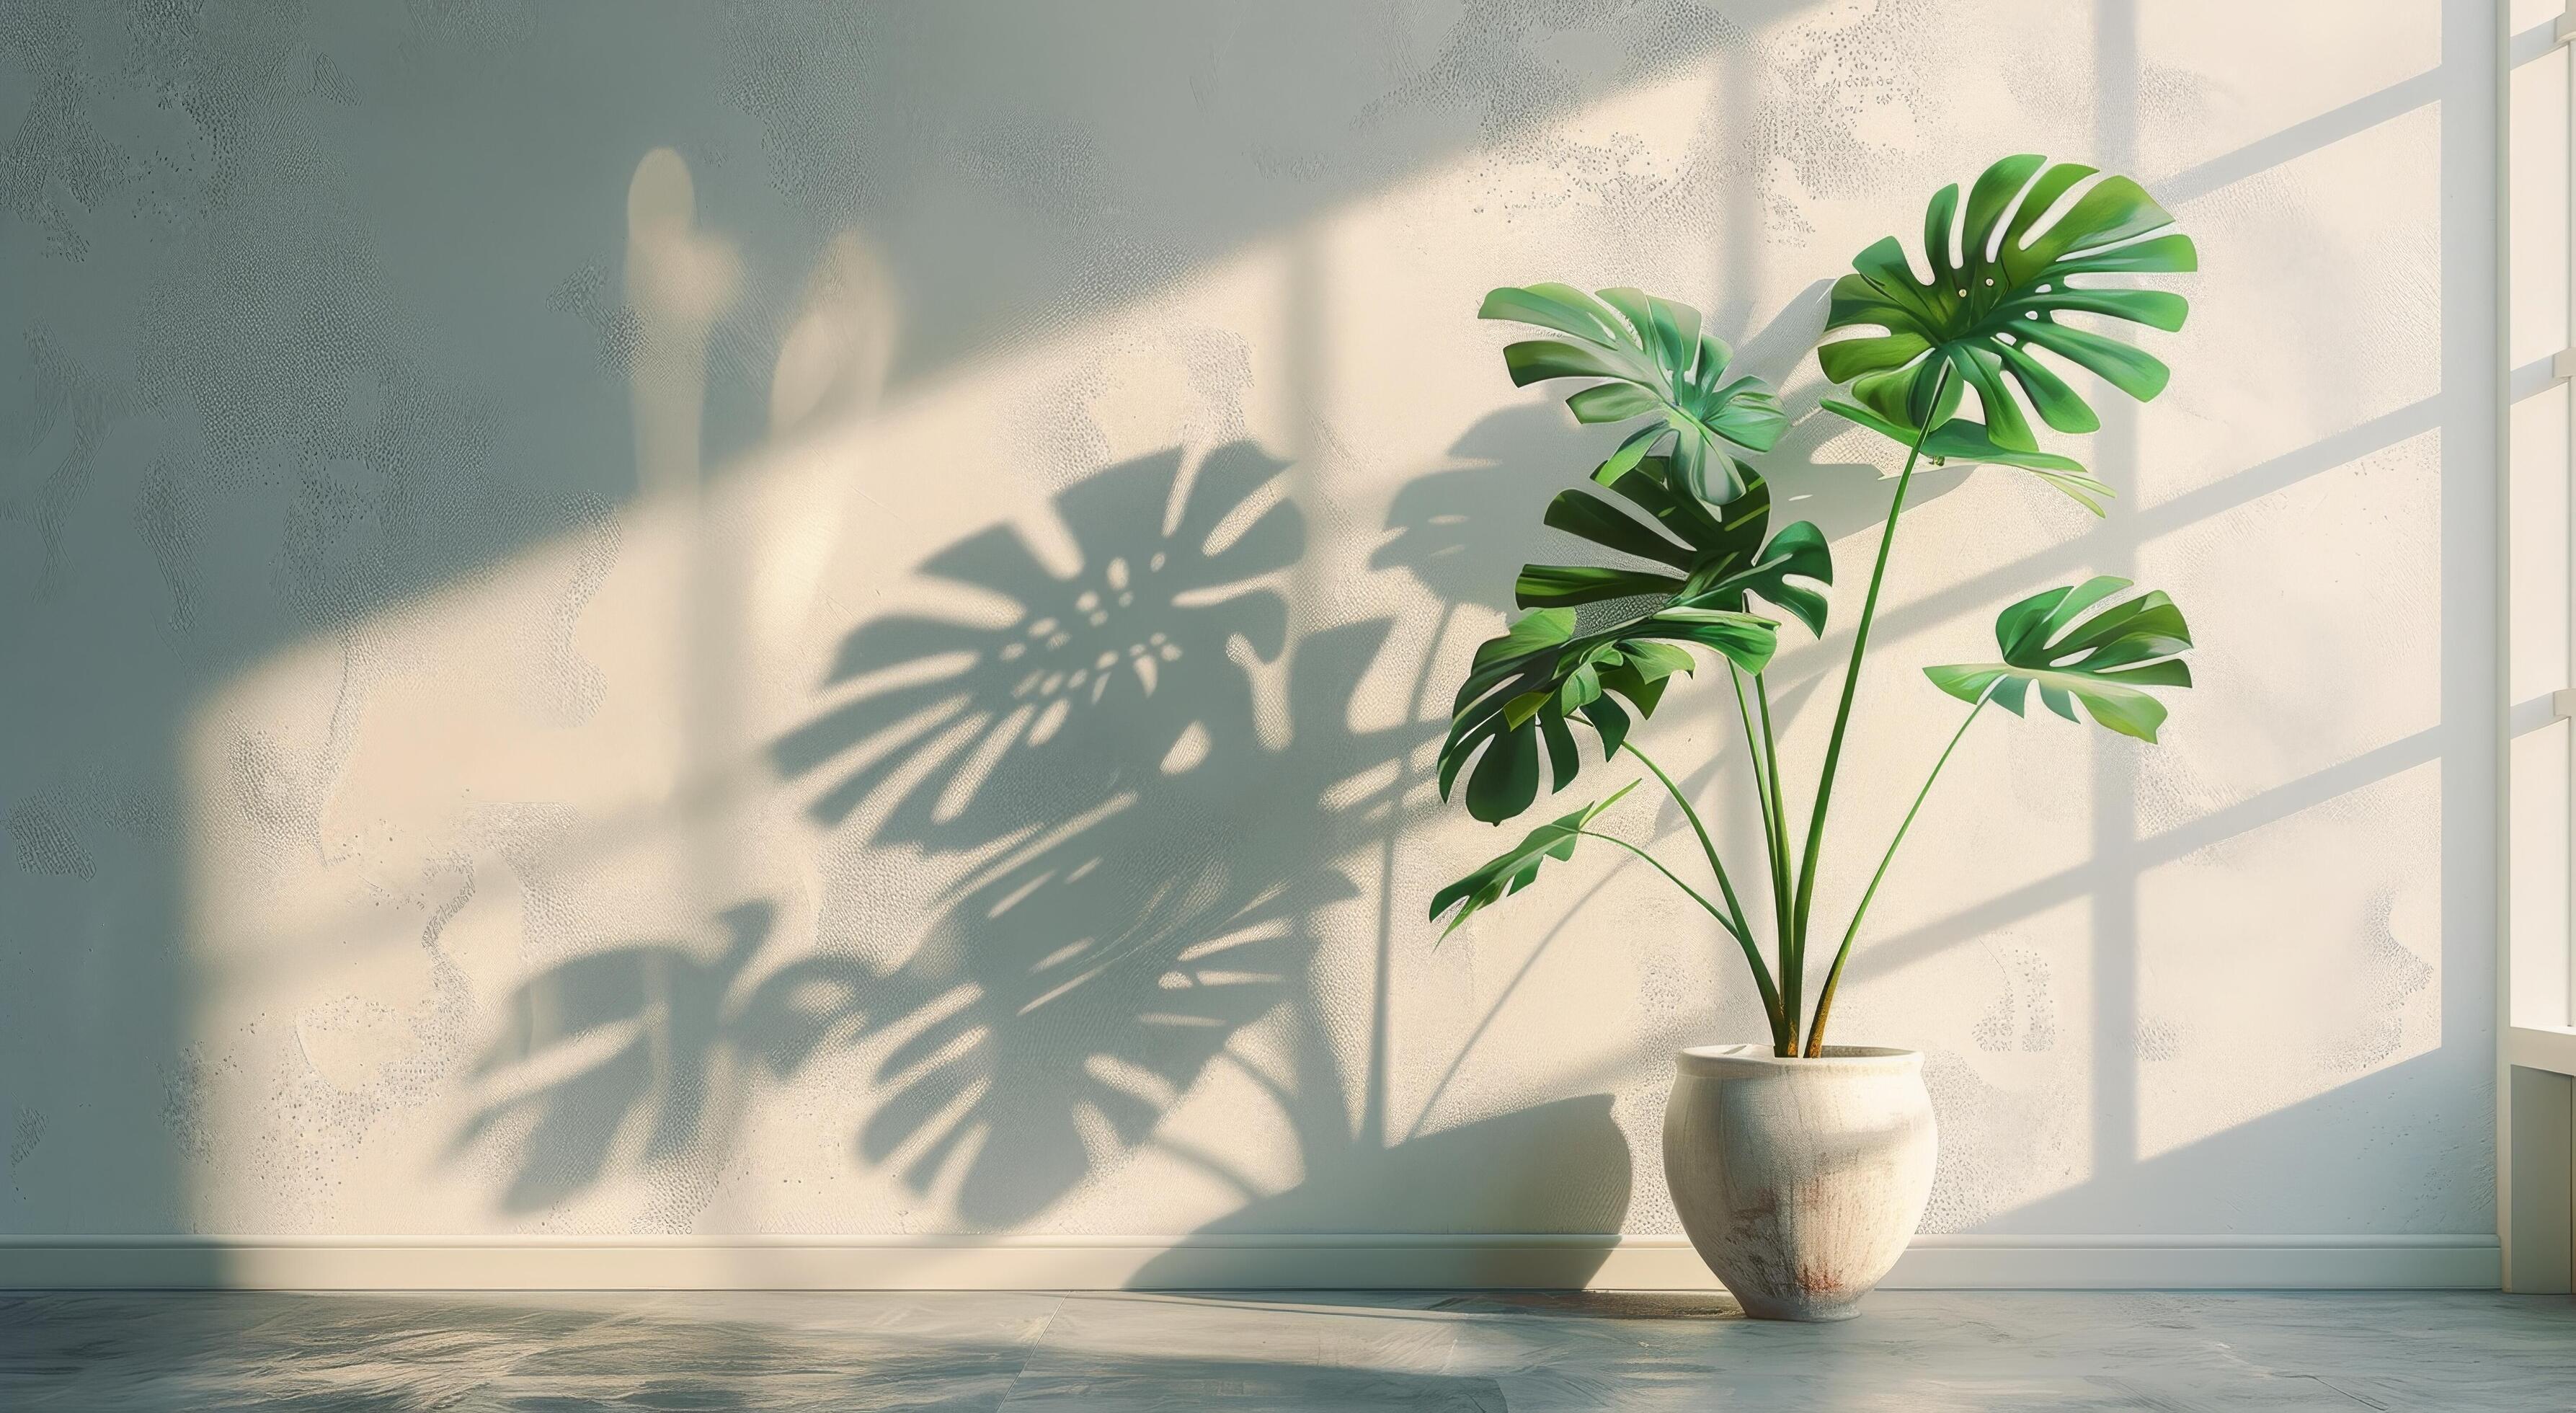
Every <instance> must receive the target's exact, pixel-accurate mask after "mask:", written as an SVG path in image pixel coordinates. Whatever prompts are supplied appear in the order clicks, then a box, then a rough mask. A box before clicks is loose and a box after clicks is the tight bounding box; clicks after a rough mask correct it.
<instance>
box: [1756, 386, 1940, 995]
mask: <svg viewBox="0 0 2576 1413" xmlns="http://www.w3.org/2000/svg"><path fill="white" fill-rule="evenodd" d="M1949 387H1950V365H1949V364H1948V363H1946V362H1944V363H1943V364H1942V365H1941V373H1940V376H1939V377H1938V378H1936V379H1934V380H1933V383H1932V396H1931V398H1930V399H1929V402H1928V411H1927V412H1926V415H1925V416H1924V418H1923V429H1922V430H1921V431H1918V432H1916V433H1915V434H1914V445H1913V446H1912V447H1911V448H1909V449H1908V450H1907V451H1906V453H1905V469H1904V470H1903V471H1901V472H1899V473H1897V477H1896V495H1895V497H1894V498H1893V499H1891V500H1889V501H1888V503H1887V525H1886V528H1885V529H1883V530H1881V531H1880V532H1879V536H1878V562H1877V563H1876V564H1874V565H1872V566H1871V567H1870V571H1869V592H1868V593H1867V594H1866V595H1865V596H1863V597H1862V599H1861V603H1860V622H1859V624H1858V625H1856V626H1855V627H1854V628H1853V629H1852V650H1851V662H1850V663H1849V664H1848V665H1847V666H1845V667H1844V668H1843V695H1842V700H1841V702H1840V703H1838V704H1837V705H1836V706H1835V707H1834V729H1833V734H1832V735H1831V736H1828V737H1827V738H1826V739H1825V767H1824V770H1823V771H1822V772H1821V773H1819V774H1818V776H1817V777H1816V806H1815V809H1814V811H1813V812H1812V813H1811V814H1810V815H1809V816H1808V819H1807V848H1806V854H1805V857H1804V858H1803V859H1802V860H1801V861H1800V863H1799V866H1798V902H1797V906H1796V907H1795V908H1793V909H1792V910H1791V911H1790V915H1789V934H1790V935H1789V936H1788V937H1787V938H1785V939H1783V941H1782V942H1781V952H1782V955H1783V961H1782V962H1781V966H1780V971H1781V977H1780V990H1781V1001H1782V1004H1783V1005H1784V1006H1786V1007H1787V1009H1788V1012H1789V1024H1790V1027H1791V1029H1792V1030H1795V1028H1796V1027H1797V1024H1798V1014H1799V1010H1800V1008H1801V1006H1802V1005H1803V1004H1804V1002H1805V1000H1806V961H1807V914H1808V911H1809V910H1810V909H1811V908H1812V907H1813V906H1814V904H1815V901H1816V862H1817V855H1818V854H1819V853H1820V852H1821V851H1822V850H1823V848H1824V845H1825V811H1826V808H1827V807H1828V806H1830V805H1831V804H1832V803H1833V798H1834V767H1835V766H1837V765H1839V764H1841V763H1842V757H1843V733H1844V732H1845V731H1846V730H1848V729H1849V728H1850V726H1851V709H1852V694H1853V693H1854V692H1855V691H1857V690H1859V688H1860V665H1861V659H1862V658H1863V657H1865V656H1867V655H1868V653H1869V625H1870V623H1871V621H1872V620H1874V619H1876V618H1877V617H1878V590H1879V586H1880V585H1881V584H1883V583H1884V582H1885V581H1886V579H1887V554H1888V551H1889V550H1892V549H1894V548H1895V547H1896V517H1897V513H1898V512H1900V511H1902V510H1904V509H1905V488H1906V487H1907V486H1909V485H1911V484H1913V481H1914V465H1915V463H1916V462H1917V461H1919V460H1921V459H1922V456H1923V443H1924V442H1926V441H1927V440H1929V439H1930V438H1931V436H1932V428H1933V423H1934V421H1935V420H1936V418H1937V416H1938V414H1939V412H1940V409H1941V397H1942V394H1944V393H1945V392H1947V391H1949Z"/></svg>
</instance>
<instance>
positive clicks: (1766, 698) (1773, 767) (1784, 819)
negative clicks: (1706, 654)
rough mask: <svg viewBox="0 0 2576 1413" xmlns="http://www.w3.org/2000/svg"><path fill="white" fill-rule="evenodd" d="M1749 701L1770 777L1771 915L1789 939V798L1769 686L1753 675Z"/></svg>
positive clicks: (1758, 674)
mask: <svg viewBox="0 0 2576 1413" xmlns="http://www.w3.org/2000/svg"><path fill="white" fill-rule="evenodd" d="M1753 694H1754V695H1753V699H1754V700H1755V701H1757V702H1759V703H1761V705H1762V760H1763V768H1764V769H1766V770H1768V771H1769V772H1770V773H1771V836H1772V845H1771V857H1772V860H1773V863H1774V867H1773V869H1772V871H1771V872H1772V879H1771V899H1772V903H1773V911H1774V912H1776V913H1778V914H1779V921H1778V923H1777V927H1778V929H1779V936H1780V937H1782V938H1786V937H1787V936H1788V935H1789V795H1788V792H1787V791H1786V790H1784V789H1782V788H1781V786H1780V743H1779V739H1778V738H1777V737H1776V736H1774V735H1773V734H1772V732H1771V683H1770V680H1769V679H1768V678H1766V677H1765V676H1763V674H1761V673H1759V672H1757V673H1754V674H1753Z"/></svg>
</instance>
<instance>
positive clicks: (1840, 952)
mask: <svg viewBox="0 0 2576 1413" xmlns="http://www.w3.org/2000/svg"><path fill="white" fill-rule="evenodd" d="M1993 698H1994V688H1993V687H1992V686H1991V685H1989V686H1988V687H1987V689H1986V690H1985V691H1983V692H1981V693H1979V694H1978V695H1977V704H1976V705H1975V706H1972V707H1970V708H1968V716H1967V719H1966V720H1964V721H1962V722H1960V723H1959V729H1958V730H1957V731H1954V732H1952V733H1951V734H1950V744H1948V745H1946V746H1943V747H1942V748H1941V758H1940V759H1939V760H1936V761H1934V762H1932V773H1931V774H1929V775H1926V776H1924V777H1923V788H1922V789H1920V790H1917V791H1915V792H1914V803H1913V804H1912V805H1911V806H1909V807H1908V808H1907V809H1906V811H1905V818H1904V819H1903V820H1901V821H1899V822H1898V823H1897V826H1896V837H1895V838H1893V839H1890V840H1888V841H1887V852H1886V853H1885V854H1882V855H1880V856H1879V860H1878V872H1876V873H1873V874H1871V875H1870V876H1869V887H1868V888H1867V889H1865V890H1863V891H1862V893H1861V895H1860V905H1859V906H1857V907H1855V908H1853V909H1852V919H1851V926H1849V927H1847V928H1844V929H1843V945H1842V946H1841V947H1840V948H1838V949H1836V950H1835V952H1834V965H1833V968H1832V969H1831V970H1829V971H1827V972H1826V973H1825V989H1824V990H1823V991H1822V992H1819V993H1818V994H1817V996H1816V1019H1815V1022H1814V1024H1812V1025H1810V1026H1809V1027H1808V1029H1807V1058H1808V1059H1811V1060H1812V1059H1814V1058H1816V1057H1817V1056H1818V1055H1821V1054H1823V1053H1824V1051H1825V1018H1826V1017H1827V1016H1829V1015H1831V1014H1832V1013H1833V1009H1834V988H1836V987H1838V986H1840V985H1841V984H1842V980H1843V963H1845V962H1847V961H1850V960H1851V949H1852V939H1853V938H1855V937H1858V936H1859V935H1860V920H1861V918H1862V917H1863V916H1865V915H1867V913H1868V912H1869V901H1870V899H1872V898H1875V897H1877V896H1878V885H1879V883H1880V882H1881V881H1883V880H1884V879H1885V878H1886V877H1887V866H1888V865H1889V864H1892V863H1894V862H1896V846H1897V845H1899V844H1902V843H1904V842H1905V831H1906V830H1908V829H1911V828H1913V827H1914V816H1915V813H1916V812H1917V811H1919V810H1921V809H1922V808H1923V800H1924V798H1925V797H1926V796H1928V795H1930V794H1931V793H1932V782H1933V781H1935V780H1938V779H1940V778H1941V767H1943V766H1945V765H1948V764H1949V763H1950V753H1951V752H1952V751H1955V750H1957V749H1959V741H1960V738H1962V737H1964V736H1966V735H1967V734H1968V728H1969V727H1970V726H1971V725H1973V724H1975V722H1976V719H1977V713H1979V712H1981V711H1984V710H1985V709H1986V703H1987V702H1989V701H1991V700H1993Z"/></svg>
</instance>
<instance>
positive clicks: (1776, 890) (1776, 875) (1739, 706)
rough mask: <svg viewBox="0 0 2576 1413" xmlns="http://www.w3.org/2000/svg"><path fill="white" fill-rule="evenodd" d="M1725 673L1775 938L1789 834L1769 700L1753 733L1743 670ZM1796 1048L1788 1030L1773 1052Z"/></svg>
mask: <svg viewBox="0 0 2576 1413" xmlns="http://www.w3.org/2000/svg"><path fill="white" fill-rule="evenodd" d="M1726 673H1727V679H1728V680H1729V681H1730V682H1732V683H1733V684H1734V687H1735V715H1736V719H1737V720H1739V721H1741V722H1743V723H1744V753H1745V755H1746V756H1747V757H1748V758H1749V759H1750V760H1751V761H1752V762H1753V793H1754V796H1755V797H1756V799H1757V800H1759V802H1760V803H1761V806H1762V853H1763V855H1764V857H1765V858H1766V859H1768V860H1769V862H1770V865H1771V935H1772V937H1773V938H1774V939H1775V940H1776V939H1780V938H1785V937H1787V936H1788V935H1789V842H1788V840H1789V836H1788V833H1787V828H1788V826H1787V824H1786V822H1785V821H1786V815H1787V811H1788V808H1789V807H1788V803H1787V802H1786V801H1784V800H1782V799H1781V798H1780V794H1779V791H1780V758H1779V755H1778V754H1777V753H1776V752H1766V751H1765V749H1764V748H1765V746H1766V744H1767V743H1768V741H1769V738H1770V721H1771V703H1770V701H1769V699H1768V698H1767V697H1766V698H1765V700H1764V701H1763V703H1762V721H1763V731H1762V734H1761V735H1758V736H1757V735H1756V734H1754V730H1753V709H1752V707H1751V706H1749V705H1747V704H1746V702H1745V700H1744V673H1743V670H1742V669H1740V668H1738V667H1737V666H1736V665H1735V664H1734V663H1731V662H1730V663H1728V664H1727V665H1726ZM1761 680H1762V679H1761V678H1760V677H1759V676H1756V677H1755V678H1754V682H1755V685H1756V686H1759V685H1760V683H1761ZM1766 757H1767V760H1768V764H1767V766H1766V764H1765V760H1766ZM1774 1043H1775V1046H1776V1045H1777V1044H1778V1042H1777V1040H1776V1038H1775V1041H1774ZM1797 1048H1798V1037H1797V1035H1796V1033H1795V1032H1792V1033H1791V1034H1790V1036H1789V1037H1788V1041H1787V1044H1786V1048H1781V1049H1779V1050H1778V1051H1777V1053H1779V1054H1780V1055H1782V1056H1787V1055H1790V1054H1793V1053H1795V1052H1796V1050H1797Z"/></svg>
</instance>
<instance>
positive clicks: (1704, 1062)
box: [1673, 1045, 1923, 1079]
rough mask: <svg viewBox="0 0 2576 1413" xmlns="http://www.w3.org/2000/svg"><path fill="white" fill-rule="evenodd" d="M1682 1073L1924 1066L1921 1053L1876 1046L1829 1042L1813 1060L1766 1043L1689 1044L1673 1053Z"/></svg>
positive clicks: (1745, 1074)
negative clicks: (1776, 1051)
mask: <svg viewBox="0 0 2576 1413" xmlns="http://www.w3.org/2000/svg"><path fill="white" fill-rule="evenodd" d="M1673 1066H1674V1068H1675V1069H1677V1070H1680V1071H1681V1072H1682V1073H1684V1074H1700V1075H1717V1076H1732V1077H1736V1078H1743V1079H1750V1078H1753V1077H1755V1076H1759V1075H1781V1074H1796V1073H1817V1072H1824V1073H1831V1074H1848V1075H1860V1074H1903V1073H1907V1072H1910V1071H1914V1070H1919V1069H1921V1068H1922V1067H1923V1052H1922V1051H1920V1050H1899V1049H1892V1048H1889V1047H1885V1046H1878V1045H1828V1046H1826V1047H1825V1053H1824V1054H1822V1055H1819V1056H1817V1057H1816V1058H1815V1059H1812V1060H1810V1059H1807V1058H1805V1057H1803V1056H1788V1055H1774V1054H1772V1053H1771V1047H1770V1046H1769V1045H1689V1046H1685V1047H1683V1048H1682V1049H1681V1051H1679V1052H1678V1053H1677V1054H1675V1055H1674V1056H1673Z"/></svg>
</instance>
